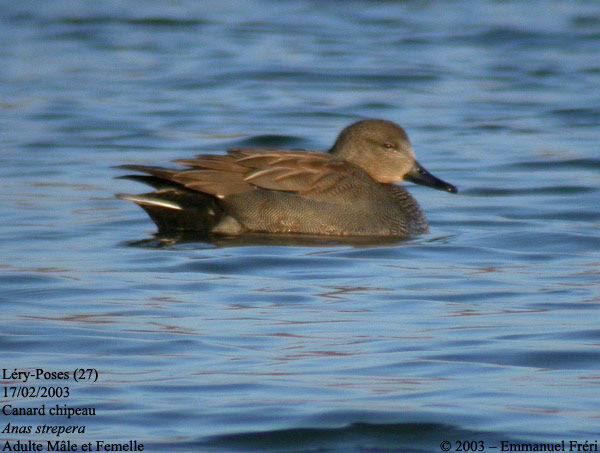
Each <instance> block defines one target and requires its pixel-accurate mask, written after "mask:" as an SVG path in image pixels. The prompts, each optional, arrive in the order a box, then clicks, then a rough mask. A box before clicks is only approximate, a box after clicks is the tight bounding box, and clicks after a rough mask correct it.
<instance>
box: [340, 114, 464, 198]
mask: <svg viewBox="0 0 600 453" xmlns="http://www.w3.org/2000/svg"><path fill="white" fill-rule="evenodd" d="M329 152H330V153H331V154H333V155H335V156H336V157H338V158H340V159H344V160H346V161H348V162H351V163H353V164H354V165H357V166H359V167H361V168H362V169H363V170H365V171H366V172H367V173H368V174H369V175H370V176H371V177H372V178H373V179H374V180H375V181H378V182H380V183H385V184H388V183H392V182H400V181H411V182H414V183H416V184H422V185H424V186H429V187H433V188H434V189H438V190H445V191H447V192H451V193H456V192H457V190H456V187H454V186H453V185H452V184H449V183H447V182H445V181H442V180H441V179H439V178H436V177H435V176H433V175H432V174H431V173H429V172H428V171H427V170H425V168H423V167H422V166H421V164H419V162H417V160H416V158H415V154H414V152H413V149H412V146H411V144H410V140H409V139H408V135H406V132H405V131H404V129H402V128H401V127H400V126H398V125H397V124H396V123H393V122H391V121H385V120H363V121H358V122H356V123H354V124H351V125H350V126H348V127H347V128H345V129H344V130H343V131H342V132H341V133H340V135H339V136H338V138H337V140H336V142H335V144H334V145H333V148H331V150H330V151H329Z"/></svg>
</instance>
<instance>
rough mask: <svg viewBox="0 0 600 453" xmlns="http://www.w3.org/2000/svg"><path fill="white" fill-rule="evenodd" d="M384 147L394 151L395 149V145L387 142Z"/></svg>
mask: <svg viewBox="0 0 600 453" xmlns="http://www.w3.org/2000/svg"><path fill="white" fill-rule="evenodd" d="M383 146H384V147H385V148H386V149H393V148H394V145H393V143H390V142H386V143H384V144H383Z"/></svg>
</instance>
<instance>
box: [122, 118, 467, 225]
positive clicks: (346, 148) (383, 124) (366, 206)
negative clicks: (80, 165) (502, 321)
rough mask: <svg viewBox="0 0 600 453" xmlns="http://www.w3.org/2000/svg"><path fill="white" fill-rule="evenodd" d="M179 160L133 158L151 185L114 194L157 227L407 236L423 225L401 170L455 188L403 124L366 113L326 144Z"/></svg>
mask: <svg viewBox="0 0 600 453" xmlns="http://www.w3.org/2000/svg"><path fill="white" fill-rule="evenodd" d="M177 163H179V164H182V165H185V166H187V167H188V168H187V169H184V170H175V169H164V168H159V167H148V166H139V165H125V166H123V168H127V169H130V170H135V171H140V172H143V173H146V174H148V175H150V176H147V175H146V176H140V175H134V176H127V177H128V178H131V179H135V180H139V181H142V182H145V183H147V184H150V185H151V186H153V187H155V189H156V191H155V192H152V193H148V194H143V195H120V197H121V198H123V199H126V200H130V201H133V202H135V203H137V204H139V205H140V206H141V207H142V208H144V209H145V210H146V212H148V214H149V215H150V217H151V218H152V219H153V220H154V222H155V223H156V224H157V225H158V227H159V230H160V231H161V232H172V231H188V232H198V233H202V234H211V233H214V234H226V235H238V234H243V233H246V232H261V233H295V234H312V235H336V236H394V237H400V236H406V235H409V234H418V233H424V232H426V231H427V221H426V219H425V216H424V215H423V212H422V211H421V209H420V208H419V206H418V204H417V202H416V201H415V200H414V199H413V197H412V196H411V195H410V194H409V193H408V192H407V191H406V190H405V189H403V188H402V187H399V186H396V185H394V184H392V182H394V181H402V180H404V179H405V178H406V179H410V180H412V181H414V182H418V183H422V184H426V185H430V186H434V187H436V188H439V189H443V190H447V191H450V192H455V191H456V189H455V188H454V187H453V186H451V185H449V184H447V183H445V182H443V181H441V180H439V179H437V178H435V177H433V176H432V175H430V174H429V173H428V172H427V171H426V170H424V169H423V168H422V167H421V166H420V165H419V164H418V163H417V162H416V160H415V159H414V155H413V153H412V148H411V146H410V143H409V141H408V137H407V136H406V133H405V132H404V130H403V129H402V128H401V127H400V126H398V125H396V124H394V123H392V122H389V121H383V120H365V121H359V122H358V123H354V124H353V125H351V126H349V127H347V128H346V129H344V131H342V133H341V134H340V136H339V137H338V139H337V141H336V144H335V145H334V147H333V148H332V149H331V150H330V152H329V153H320V152H309V151H286V150H279V149H254V148H244V149H233V150H229V151H228V154H226V155H199V156H197V157H196V158H194V159H186V160H180V161H177Z"/></svg>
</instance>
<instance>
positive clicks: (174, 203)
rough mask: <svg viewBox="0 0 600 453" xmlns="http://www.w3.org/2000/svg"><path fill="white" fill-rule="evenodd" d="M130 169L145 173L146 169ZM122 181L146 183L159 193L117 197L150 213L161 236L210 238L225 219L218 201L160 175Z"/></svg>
mask: <svg viewBox="0 0 600 453" xmlns="http://www.w3.org/2000/svg"><path fill="white" fill-rule="evenodd" d="M129 169H131V170H138V171H144V169H142V168H131V167H129ZM118 178H119V179H129V180H133V181H138V182H143V183H145V184H148V185H150V186H152V187H154V188H155V189H156V190H155V191H154V192H149V193H143V194H139V195H129V194H117V197H118V198H120V199H122V200H127V201H132V202H134V203H135V204H137V205H139V206H140V207H141V208H142V209H143V210H144V211H146V213H147V214H148V215H149V216H150V218H151V219H152V221H153V222H154V223H155V224H156V226H157V227H158V232H159V234H166V235H168V234H173V233H181V232H193V233H194V234H198V235H202V234H205V235H208V234H210V233H211V231H212V230H213V229H214V227H215V225H217V224H218V223H219V221H220V220H221V219H222V217H223V208H221V206H219V203H218V201H217V199H216V198H215V197H213V196H211V195H207V194H204V193H202V192H196V191H193V190H189V189H186V188H185V187H183V186H181V185H179V184H177V183H174V182H172V181H169V180H168V179H164V178H161V177H160V176H157V175H156V173H154V175H152V176H149V175H124V176H119V177H118Z"/></svg>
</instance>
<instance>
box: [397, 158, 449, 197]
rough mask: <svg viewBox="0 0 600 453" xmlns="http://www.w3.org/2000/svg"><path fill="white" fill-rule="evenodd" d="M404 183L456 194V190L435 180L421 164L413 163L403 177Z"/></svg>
mask: <svg viewBox="0 0 600 453" xmlns="http://www.w3.org/2000/svg"><path fill="white" fill-rule="evenodd" d="M404 179H405V180H406V181H410V182H414V183H415V184H421V185H423V186H429V187H433V188H434V189H438V190H445V191H446V192H450V193H456V192H458V190H457V189H456V187H454V186H453V185H452V184H448V183H447V182H445V181H442V180H441V179H439V178H436V177H435V176H433V175H432V174H431V173H429V172H428V171H427V170H425V169H424V168H423V167H422V166H421V164H420V163H419V162H417V161H415V164H414V165H413V168H411V170H410V171H409V172H408V173H407V174H406V176H405V177H404Z"/></svg>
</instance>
